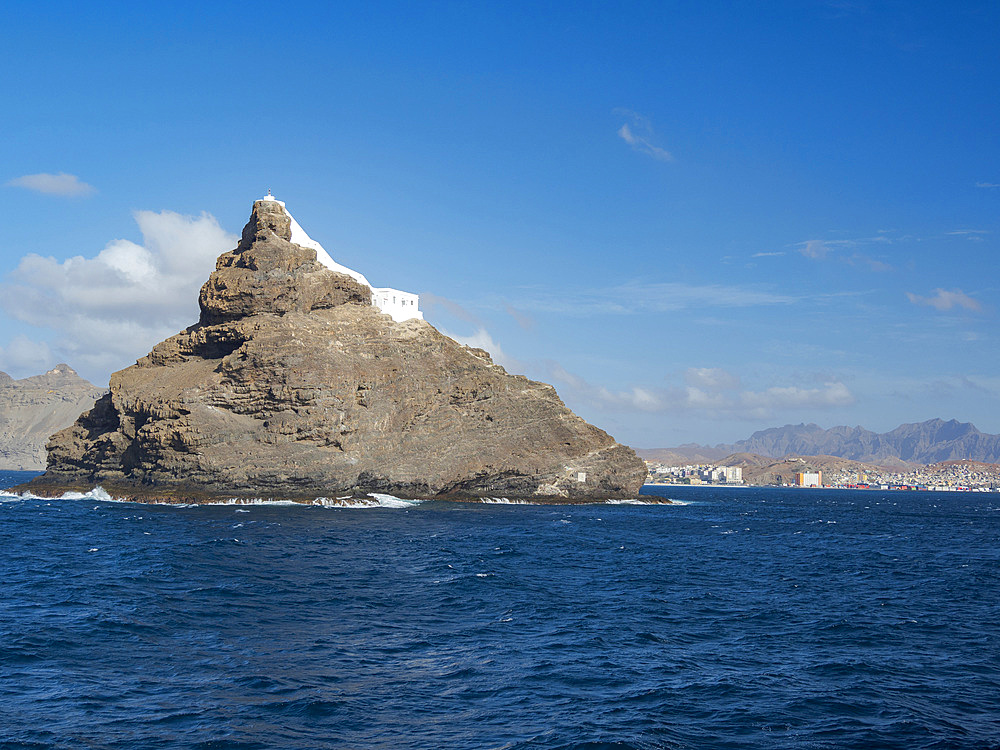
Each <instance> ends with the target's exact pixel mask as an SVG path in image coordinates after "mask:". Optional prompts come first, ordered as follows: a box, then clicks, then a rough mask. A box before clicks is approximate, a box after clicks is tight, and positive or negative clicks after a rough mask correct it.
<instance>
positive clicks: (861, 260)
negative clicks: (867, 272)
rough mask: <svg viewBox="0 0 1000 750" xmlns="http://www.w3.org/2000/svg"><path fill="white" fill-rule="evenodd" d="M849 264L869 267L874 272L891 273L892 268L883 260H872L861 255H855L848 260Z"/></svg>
mask: <svg viewBox="0 0 1000 750" xmlns="http://www.w3.org/2000/svg"><path fill="white" fill-rule="evenodd" d="M846 260H847V262H848V263H850V264H851V265H852V266H859V265H862V266H868V268H870V269H871V270H872V271H891V270H893V269H892V266H890V265H889V264H888V263H885V262H883V261H881V260H877V259H875V258H871V257H869V256H867V255H862V254H861V253H854V255H852V256H851V257H850V258H847V259H846Z"/></svg>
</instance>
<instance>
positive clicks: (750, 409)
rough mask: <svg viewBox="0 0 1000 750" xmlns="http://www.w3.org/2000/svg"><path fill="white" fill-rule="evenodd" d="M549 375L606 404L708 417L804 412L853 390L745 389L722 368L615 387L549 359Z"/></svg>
mask: <svg viewBox="0 0 1000 750" xmlns="http://www.w3.org/2000/svg"><path fill="white" fill-rule="evenodd" d="M549 376H550V377H551V378H552V379H553V380H555V381H557V382H560V383H563V384H565V385H566V386H567V387H568V393H569V394H570V395H571V398H572V399H574V400H576V399H579V400H582V401H586V402H588V403H590V404H591V405H593V406H596V407H598V408H603V409H608V408H611V409H622V408H624V409H629V410H634V411H642V412H650V413H674V414H678V413H688V414H698V415H701V416H703V417H705V418H710V419H715V418H736V419H763V418H769V417H772V416H773V415H775V414H777V413H782V412H785V413H791V414H792V415H800V414H801V413H802V412H803V411H806V410H816V409H831V408H836V407H841V406H849V405H850V404H853V403H854V400H855V399H854V395H853V394H852V393H851V392H850V390H849V389H848V387H847V386H846V385H844V383H842V382H840V381H839V380H836V379H832V380H829V381H827V382H824V383H822V385H821V386H820V387H812V388H810V387H800V386H796V385H775V386H771V387H768V388H765V389H763V390H758V391H752V390H741V387H740V378H739V377H738V376H737V375H734V374H732V373H729V372H727V371H725V370H722V369H720V368H713V367H704V368H698V367H693V368H690V369H688V370H687V371H686V372H685V374H684V377H685V380H686V382H687V385H686V386H683V387H665V388H651V387H647V386H631V387H629V388H626V389H624V390H612V389H609V388H606V387H603V386H595V385H592V384H590V383H588V382H587V381H585V380H583V379H582V378H580V377H578V376H576V375H573V374H571V373H569V372H567V371H566V370H565V369H563V368H562V367H561V366H559V365H558V364H554V363H551V364H550V367H549Z"/></svg>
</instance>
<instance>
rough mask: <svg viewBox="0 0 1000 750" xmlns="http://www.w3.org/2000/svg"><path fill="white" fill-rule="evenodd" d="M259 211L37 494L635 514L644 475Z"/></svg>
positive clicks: (535, 387)
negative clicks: (556, 507) (627, 510)
mask: <svg viewBox="0 0 1000 750" xmlns="http://www.w3.org/2000/svg"><path fill="white" fill-rule="evenodd" d="M290 237H291V234H290V230H289V220H288V216H287V214H286V213H285V212H284V210H283V208H282V207H281V205H280V204H278V203H277V202H273V201H258V202H257V203H255V204H254V209H253V214H252V215H251V218H250V222H249V223H248V224H247V226H246V228H245V229H244V230H243V237H242V240H241V241H240V244H239V246H238V247H237V248H236V249H235V250H233V251H232V252H230V253H226V254H224V255H222V256H221V257H220V258H219V260H218V263H217V266H216V270H215V272H213V273H212V275H211V277H210V278H209V280H208V281H207V282H206V283H205V285H204V286H203V287H202V291H201V296H200V302H201V310H202V312H201V320H200V322H199V323H198V324H197V325H195V326H193V327H191V328H189V329H188V330H186V331H183V332H182V333H179V334H177V335H176V336H173V337H171V338H169V339H167V340H166V341H164V342H162V343H160V344H158V345H157V346H156V347H154V348H153V350H152V351H151V352H150V353H149V354H148V355H147V356H145V357H143V358H142V359H141V360H139V361H138V362H137V363H136V364H135V365H134V366H132V367H129V368H127V369H125V370H121V371H120V372H117V373H115V374H114V375H113V376H112V378H111V386H110V392H109V393H108V394H107V395H106V396H105V397H104V398H102V399H101V400H100V401H98V402H97V404H96V405H95V407H94V408H93V409H92V410H90V411H89V412H87V413H85V414H84V415H83V416H81V417H80V418H79V419H78V420H77V422H76V423H75V424H74V425H73V426H71V427H69V428H67V429H65V430H63V431H61V432H59V433H57V434H56V435H54V436H53V437H52V439H51V441H50V443H49V446H48V450H49V454H48V469H47V472H46V474H45V475H44V476H43V477H40V478H39V480H36V486H50V487H56V486H68V485H75V486H80V485H86V484H89V485H91V486H93V485H94V484H102V485H103V486H104V487H105V488H106V489H109V490H110V489H114V490H115V491H117V492H118V493H119V494H123V495H126V496H130V497H136V498H139V499H142V498H143V497H146V496H150V497H152V496H158V497H163V496H164V495H165V493H166V494H168V495H169V494H171V493H172V494H173V495H174V496H176V497H178V498H180V497H185V498H187V499H196V500H197V499H214V498H218V497H227V498H228V497H272V498H277V497H283V498H291V499H303V500H306V499H313V498H316V497H320V496H325V497H333V496H335V495H337V494H338V493H341V492H343V493H347V492H359V491H360V492H370V491H378V492H389V493H393V494H396V495H400V496H404V497H434V496H458V497H461V496H484V495H489V496H506V497H540V496H555V497H562V498H566V499H576V500H584V499H598V498H600V499H603V498H610V497H623V496H635V495H636V494H638V492H639V489H640V487H641V485H642V481H643V479H644V477H645V475H646V469H645V465H644V464H643V462H642V461H641V460H640V459H639V458H638V457H637V456H636V455H635V453H634V452H633V451H632V450H631V449H630V448H626V447H624V446H622V445H619V444H617V443H616V442H615V441H614V440H613V439H612V438H611V437H610V436H608V435H607V433H605V432H603V431H602V430H600V429H598V428H596V427H594V426H592V425H590V424H587V423H586V422H584V421H583V420H582V419H581V418H579V417H577V416H576V415H575V414H573V413H572V412H571V411H570V410H569V409H567V408H566V407H565V406H564V405H563V403H562V401H561V400H560V399H559V397H558V396H557V395H556V392H555V390H554V389H553V388H552V387H551V386H549V385H545V384H543V383H538V382H534V381H531V380H528V379H527V378H525V377H522V376H518V375H510V374H508V373H507V372H506V371H505V370H504V369H503V368H502V367H500V366H498V365H495V364H493V363H492V361H491V360H490V358H489V355H488V354H487V353H486V352H484V351H482V350H479V349H471V348H469V347H465V346H462V345H460V344H458V343H456V342H455V341H453V340H452V339H450V338H447V337H446V336H443V335H442V334H440V333H439V332H438V331H437V330H436V329H435V328H434V327H433V326H431V325H430V324H428V323H426V322H424V321H421V320H409V321H406V322H403V323H396V322H393V320H392V319H391V318H390V317H389V316H388V315H385V314H382V313H380V312H379V310H378V309H377V308H375V307H373V306H372V305H371V302H370V299H371V296H370V290H369V289H368V287H366V286H364V285H363V284H361V283H359V282H357V281H355V280H354V279H352V278H351V277H349V276H346V275H344V274H339V273H335V272H333V271H331V270H329V269H327V268H326V267H324V266H322V265H321V264H319V263H317V262H316V254H315V251H314V250H312V249H309V248H304V247H301V246H299V245H295V244H292V243H291V241H290Z"/></svg>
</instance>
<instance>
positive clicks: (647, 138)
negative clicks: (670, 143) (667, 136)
mask: <svg viewBox="0 0 1000 750" xmlns="http://www.w3.org/2000/svg"><path fill="white" fill-rule="evenodd" d="M615 114H617V115H623V116H624V117H627V118H628V120H629V122H626V123H624V124H623V125H622V126H621V127H620V128H618V137H619V138H621V139H622V140H623V141H625V143H627V144H628V145H629V146H631V147H632V149H633V150H634V151H638V152H639V153H640V154H646V156H651V157H652V158H654V159H656V160H658V161H673V160H674V156H673V154H671V153H670V152H669V151H667V150H666V149H665V148H661V147H660V146H658V145H656V143H654V140H655V138H656V134H655V133H654V132H653V125H652V123H650V121H649V119H648V118H646V117H643V116H642V115H640V114H639V113H638V112H633V111H632V110H630V109H616V110H615Z"/></svg>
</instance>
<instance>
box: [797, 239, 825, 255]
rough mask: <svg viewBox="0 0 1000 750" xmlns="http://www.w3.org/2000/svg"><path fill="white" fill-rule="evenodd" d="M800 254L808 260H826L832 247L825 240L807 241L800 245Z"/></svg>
mask: <svg viewBox="0 0 1000 750" xmlns="http://www.w3.org/2000/svg"><path fill="white" fill-rule="evenodd" d="M799 252H800V253H802V254H803V255H804V256H806V257H807V258H813V259H816V260H818V259H820V258H825V257H826V256H827V254H828V253H829V252H830V247H829V245H828V244H827V243H825V242H823V240H807V241H806V242H800V243H799Z"/></svg>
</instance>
